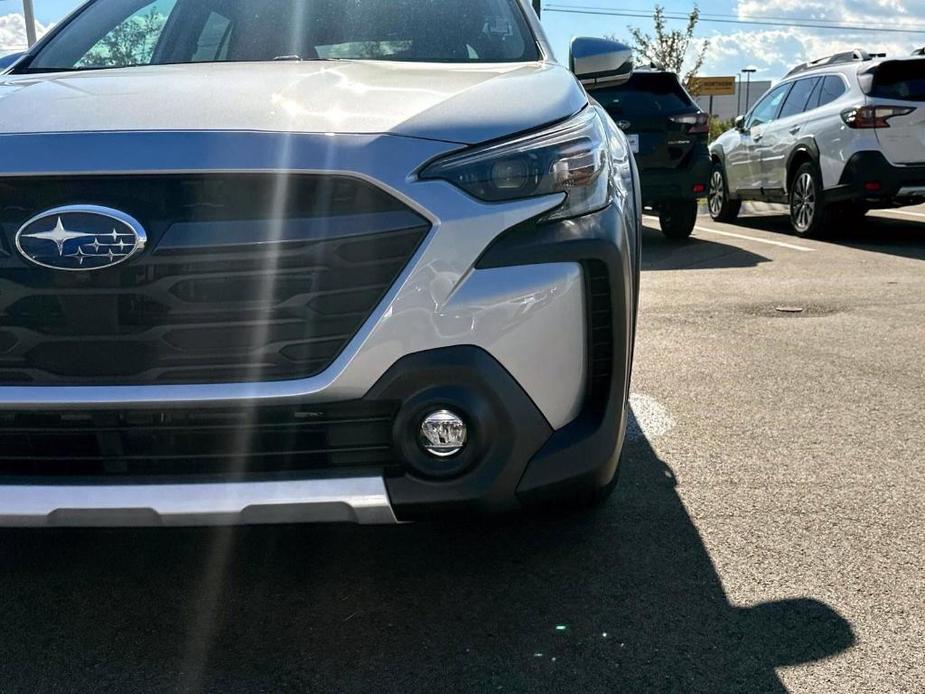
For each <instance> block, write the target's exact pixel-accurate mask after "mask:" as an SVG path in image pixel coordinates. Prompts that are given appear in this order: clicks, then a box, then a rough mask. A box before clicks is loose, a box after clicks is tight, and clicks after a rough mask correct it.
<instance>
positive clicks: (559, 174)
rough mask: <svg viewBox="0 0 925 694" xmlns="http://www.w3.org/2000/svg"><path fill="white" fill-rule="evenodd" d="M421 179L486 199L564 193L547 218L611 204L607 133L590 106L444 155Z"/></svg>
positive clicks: (572, 214) (565, 216)
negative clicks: (546, 125) (523, 132)
mask: <svg viewBox="0 0 925 694" xmlns="http://www.w3.org/2000/svg"><path fill="white" fill-rule="evenodd" d="M421 178H431V179H432V178H439V179H443V180H445V181H449V182H450V183H452V184H454V185H456V186H459V187H460V188H462V189H463V190H464V191H466V192H467V193H469V194H470V195H473V196H475V197H477V198H479V199H480V200H485V201H488V202H501V201H504V200H517V199H521V198H531V197H537V196H541V195H550V194H553V193H565V195H566V198H565V201H564V202H563V203H562V205H561V206H560V207H557V208H556V209H555V210H553V211H552V212H551V213H550V214H548V215H547V216H546V217H545V218H544V219H547V220H552V219H565V218H568V217H577V216H579V215H583V214H588V213H589V212H594V211H596V210H599V209H602V208H604V207H606V206H607V205H608V204H609V203H610V160H609V155H608V149H607V144H606V136H605V133H604V129H603V126H602V124H601V122H600V119H599V117H598V115H597V113H596V112H595V110H594V109H593V108H590V107H589V108H586V109H585V110H584V111H582V112H581V113H579V114H578V115H577V116H575V117H574V118H571V119H569V120H568V121H566V122H564V123H560V124H559V125H557V126H555V127H553V128H550V129H548V130H545V131H543V132H540V133H536V134H533V135H527V136H525V137H521V138H518V139H516V140H510V141H508V142H502V143H500V144H495V145H490V146H488V147H480V148H478V149H474V150H467V151H466V152H463V153H462V154H455V155H451V156H449V157H447V158H445V159H440V160H438V161H436V162H434V163H433V164H430V165H429V166H427V167H426V168H425V169H424V170H423V171H422V172H421Z"/></svg>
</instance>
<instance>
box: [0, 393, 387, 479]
mask: <svg viewBox="0 0 925 694" xmlns="http://www.w3.org/2000/svg"><path fill="white" fill-rule="evenodd" d="M396 409H397V405H396V404H394V403H389V402H382V403H367V402H355V403H339V404H336V405H326V406H323V407H322V406H319V407H311V406H303V407H269V408H267V407H262V408H255V409H202V410H195V411H189V410H183V411H179V410H166V411H119V412H104V411H100V412H43V413H40V414H23V413H0V476H2V477H4V478H7V480H8V481H9V479H10V478H16V477H21V478H23V479H29V480H35V479H36V478H40V479H44V478H55V477H67V478H75V477H88V478H96V477H100V476H103V477H120V476H122V477H139V476H142V477H145V476H151V477H156V476H171V477H183V478H186V477H187V476H195V475H222V476H225V477H241V478H253V477H255V476H256V477H263V476H273V475H279V474H285V473H304V472H310V471H322V470H329V469H339V470H343V469H345V468H359V467H364V468H369V467H376V468H378V469H384V468H385V467H388V466H389V465H390V464H392V461H393V456H392V453H391V441H392V433H391V431H392V421H393V419H394V415H395V411H396Z"/></svg>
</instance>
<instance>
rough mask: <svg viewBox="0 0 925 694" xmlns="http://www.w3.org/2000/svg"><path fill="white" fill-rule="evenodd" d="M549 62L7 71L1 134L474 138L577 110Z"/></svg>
mask: <svg viewBox="0 0 925 694" xmlns="http://www.w3.org/2000/svg"><path fill="white" fill-rule="evenodd" d="M586 103H587V98H586V96H585V94H584V91H583V90H582V89H581V87H580V86H579V84H578V82H577V81H576V80H575V79H574V77H573V76H572V75H571V73H569V72H568V71H567V70H566V69H565V68H563V67H562V66H560V65H556V64H551V63H515V64H510V63H508V64H490V65H442V64H433V63H430V64H423V63H414V64H411V63H397V62H384V61H378V62H377V61H337V62H292V63H287V62H275V63H216V64H192V65H161V66H148V67H136V68H123V69H118V70H95V71H87V72H59V73H42V74H32V75H7V76H5V77H2V78H0V133H7V134H10V133H57V132H89V131H97V132H98V131H138V130H147V131H165V130H184V131H191V130H252V131H273V132H300V133H308V132H310V133H363V134H371V133H391V134H396V135H403V136H408V137H419V138H427V139H433V140H443V141H447V142H458V143H463V144H475V143H479V142H484V141H487V140H492V139H495V138H499V137H504V136H505V135H510V134H513V133H517V132H521V131H524V130H528V129H531V128H535V127H538V126H541V125H545V124H547V123H551V122H553V121H556V120H560V119H562V118H567V117H568V116H570V115H572V114H574V113H576V112H577V111H579V110H581V108H582V107H583V106H584V105H585V104H586Z"/></svg>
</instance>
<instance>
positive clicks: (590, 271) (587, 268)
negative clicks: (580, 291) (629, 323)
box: [583, 260, 615, 407]
mask: <svg viewBox="0 0 925 694" xmlns="http://www.w3.org/2000/svg"><path fill="white" fill-rule="evenodd" d="M583 265H584V277H585V293H586V295H587V298H586V301H587V307H588V308H587V310H588V317H589V320H588V360H589V377H588V399H589V401H590V404H591V405H592V406H595V407H597V406H600V405H602V404H603V403H606V401H607V398H608V396H609V394H610V385H611V379H612V377H613V362H614V357H613V355H614V345H615V343H614V338H613V303H612V301H611V290H610V275H609V273H608V272H607V266H606V265H605V264H604V263H602V262H600V261H598V260H591V261H586V262H585V263H583Z"/></svg>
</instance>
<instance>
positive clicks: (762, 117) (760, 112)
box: [745, 82, 793, 190]
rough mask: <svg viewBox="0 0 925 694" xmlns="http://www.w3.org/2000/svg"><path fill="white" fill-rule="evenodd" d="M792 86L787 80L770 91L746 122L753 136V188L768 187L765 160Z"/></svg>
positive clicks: (750, 153)
mask: <svg viewBox="0 0 925 694" xmlns="http://www.w3.org/2000/svg"><path fill="white" fill-rule="evenodd" d="M791 87H793V82H786V83H784V84H780V85H778V86H776V87H775V88H774V89H772V90H771V91H769V92H768V93H767V95H766V96H765V97H764V98H763V99H762V100H761V101H759V102H758V103H757V104H756V105H755V108H754V109H752V113H751V115H750V116H749V118H748V120H747V121H746V123H745V127H746V128H747V129H748V132H749V134H750V135H751V138H752V146H751V148H750V151H749V164H750V167H751V170H752V179H751V180H752V184H751V188H752V189H753V190H762V189H764V188H766V184H765V179H764V166H763V161H764V160H765V159H766V158H768V157H769V156H770V148H771V147H772V146H773V143H774V136H775V133H774V121H775V120H777V115H778V113H779V112H780V108H781V105H782V104H783V103H784V99H786V98H787V94H789V93H790V89H791Z"/></svg>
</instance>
